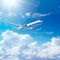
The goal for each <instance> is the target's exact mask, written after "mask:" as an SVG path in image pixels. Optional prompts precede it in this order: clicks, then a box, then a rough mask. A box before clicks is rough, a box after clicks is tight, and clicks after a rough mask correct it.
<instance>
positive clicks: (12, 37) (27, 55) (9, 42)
mask: <svg viewBox="0 0 60 60" xmlns="http://www.w3.org/2000/svg"><path fill="white" fill-rule="evenodd" d="M2 37H3V39H2V40H1V41H0V60H53V59H55V60H59V59H60V37H53V38H51V41H50V42H47V43H44V44H42V45H41V46H39V45H38V44H37V42H36V41H34V40H33V38H32V37H31V36H30V35H29V34H18V33H16V32H13V31H10V30H7V31H5V32H3V33H2Z"/></svg>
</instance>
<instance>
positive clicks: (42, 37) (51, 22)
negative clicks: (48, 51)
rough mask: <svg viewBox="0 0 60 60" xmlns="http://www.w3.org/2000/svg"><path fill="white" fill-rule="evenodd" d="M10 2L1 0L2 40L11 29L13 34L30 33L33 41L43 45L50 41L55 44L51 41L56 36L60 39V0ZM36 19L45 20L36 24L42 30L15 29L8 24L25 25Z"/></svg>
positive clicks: (19, 0) (0, 31) (0, 33)
mask: <svg viewBox="0 0 60 60" xmlns="http://www.w3.org/2000/svg"><path fill="white" fill-rule="evenodd" d="M7 2H8V3H9V4H10V5H9V4H8V3H7ZM10 2H11V1H8V0H6V1H5V2H4V0H2V1H1V0H0V40H1V41H3V40H4V39H5V38H4V36H5V35H4V34H6V33H8V35H9V32H10V33H11V31H12V33H13V34H11V35H13V36H15V35H14V33H18V34H22V35H24V34H28V35H29V36H31V37H32V38H33V41H36V42H37V43H38V45H42V44H44V43H46V44H48V43H47V42H49V44H53V43H51V42H52V41H53V40H54V39H53V38H54V37H55V40H60V38H59V37H60V1H59V0H22V1H21V0H17V1H15V2H14V0H13V1H12V2H11V3H10ZM13 2H14V3H13ZM36 20H42V21H43V23H42V24H41V25H38V26H35V27H37V28H41V30H36V31H32V30H17V29H15V26H13V25H11V24H8V22H12V23H16V24H23V25H25V24H28V23H31V22H33V21H36ZM8 30H9V31H8ZM7 31H8V32H7ZM4 32H5V33H4ZM2 35H3V36H2ZM28 35H27V36H28ZM9 36H10V35H9ZM18 36H19V35H18ZM3 38H4V39H3ZM17 38H18V37H17ZM51 39H52V40H51ZM7 40H8V39H7ZM29 40H30V39H29ZM0 45H1V44H0ZM36 59H37V58H36ZM38 60H39V59H38Z"/></svg>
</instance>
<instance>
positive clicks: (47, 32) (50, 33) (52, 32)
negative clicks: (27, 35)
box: [46, 32, 54, 34]
mask: <svg viewBox="0 0 60 60" xmlns="http://www.w3.org/2000/svg"><path fill="white" fill-rule="evenodd" d="M46 34H54V32H46Z"/></svg>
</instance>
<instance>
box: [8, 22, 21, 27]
mask: <svg viewBox="0 0 60 60" xmlns="http://www.w3.org/2000/svg"><path fill="white" fill-rule="evenodd" d="M8 23H9V24H11V25H14V26H18V27H19V26H22V25H21V24H15V23H12V22H8Z"/></svg>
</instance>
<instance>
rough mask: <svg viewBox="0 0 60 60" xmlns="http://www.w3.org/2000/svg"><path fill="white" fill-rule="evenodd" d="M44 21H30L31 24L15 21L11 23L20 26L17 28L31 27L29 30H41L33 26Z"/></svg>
mask: <svg viewBox="0 0 60 60" xmlns="http://www.w3.org/2000/svg"><path fill="white" fill-rule="evenodd" d="M42 22H43V21H42V20H37V21H34V22H32V23H29V24H25V25H20V24H15V23H10V24H12V25H15V26H18V28H17V29H18V30H26V29H29V30H39V29H37V28H33V26H36V25H38V24H41V23H42Z"/></svg>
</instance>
